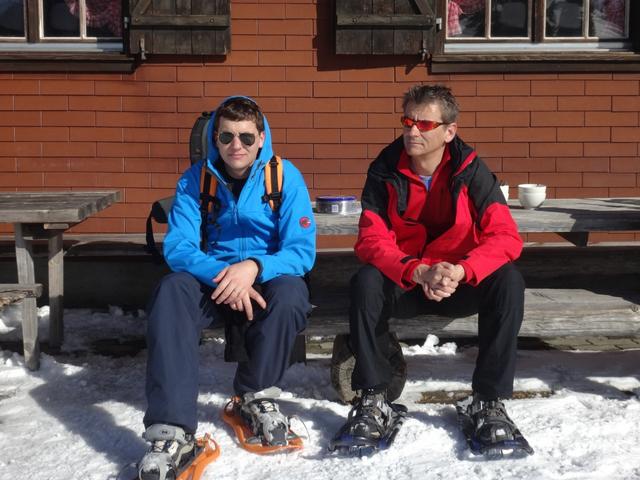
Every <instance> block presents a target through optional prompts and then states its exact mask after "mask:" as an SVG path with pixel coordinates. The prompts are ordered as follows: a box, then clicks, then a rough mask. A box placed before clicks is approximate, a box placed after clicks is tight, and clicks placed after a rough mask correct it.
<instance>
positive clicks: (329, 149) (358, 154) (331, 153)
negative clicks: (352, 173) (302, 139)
mask: <svg viewBox="0 0 640 480" xmlns="http://www.w3.org/2000/svg"><path fill="white" fill-rule="evenodd" d="M313 152H314V155H315V157H318V158H337V159H344V158H363V157H365V158H366V157H367V147H366V144H341V143H335V144H323V145H314V147H313Z"/></svg>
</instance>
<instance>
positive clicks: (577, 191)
mask: <svg viewBox="0 0 640 480" xmlns="http://www.w3.org/2000/svg"><path fill="white" fill-rule="evenodd" d="M555 191H556V196H555V198H589V197H595V198H597V197H608V196H609V189H608V188H607V187H598V188H593V187H592V188H585V187H579V188H577V187H561V188H556V189H555ZM593 236H594V234H593V233H590V234H589V241H591V242H593Z"/></svg>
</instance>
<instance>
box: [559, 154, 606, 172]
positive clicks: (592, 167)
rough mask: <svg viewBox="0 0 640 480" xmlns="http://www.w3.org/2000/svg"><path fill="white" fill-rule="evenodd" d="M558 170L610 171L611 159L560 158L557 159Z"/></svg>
mask: <svg viewBox="0 0 640 480" xmlns="http://www.w3.org/2000/svg"><path fill="white" fill-rule="evenodd" d="M556 165H557V167H556V168H557V171H558V172H608V171H609V159H608V158H607V157H581V158H577V159H576V158H558V159H557V160H556Z"/></svg>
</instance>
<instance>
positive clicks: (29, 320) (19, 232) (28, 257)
mask: <svg viewBox="0 0 640 480" xmlns="http://www.w3.org/2000/svg"><path fill="white" fill-rule="evenodd" d="M14 231H15V238H16V262H17V265H18V283H31V284H33V283H35V272H34V268H33V250H32V248H31V241H30V240H27V239H25V237H24V232H23V229H22V224H20V223H15V224H14ZM22 343H23V346H24V362H25V364H26V365H27V368H28V369H29V370H37V369H38V368H40V342H39V341H38V308H37V305H36V299H35V298H25V299H24V300H22Z"/></svg>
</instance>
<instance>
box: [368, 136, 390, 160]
mask: <svg viewBox="0 0 640 480" xmlns="http://www.w3.org/2000/svg"><path fill="white" fill-rule="evenodd" d="M389 143H391V142H390V141H388V142H385V143H370V144H367V156H366V158H370V159H372V160H373V159H374V158H376V157H377V156H378V155H379V154H380V152H381V151H382V149H383V148H385V147H386V146H387V145H389Z"/></svg>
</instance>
